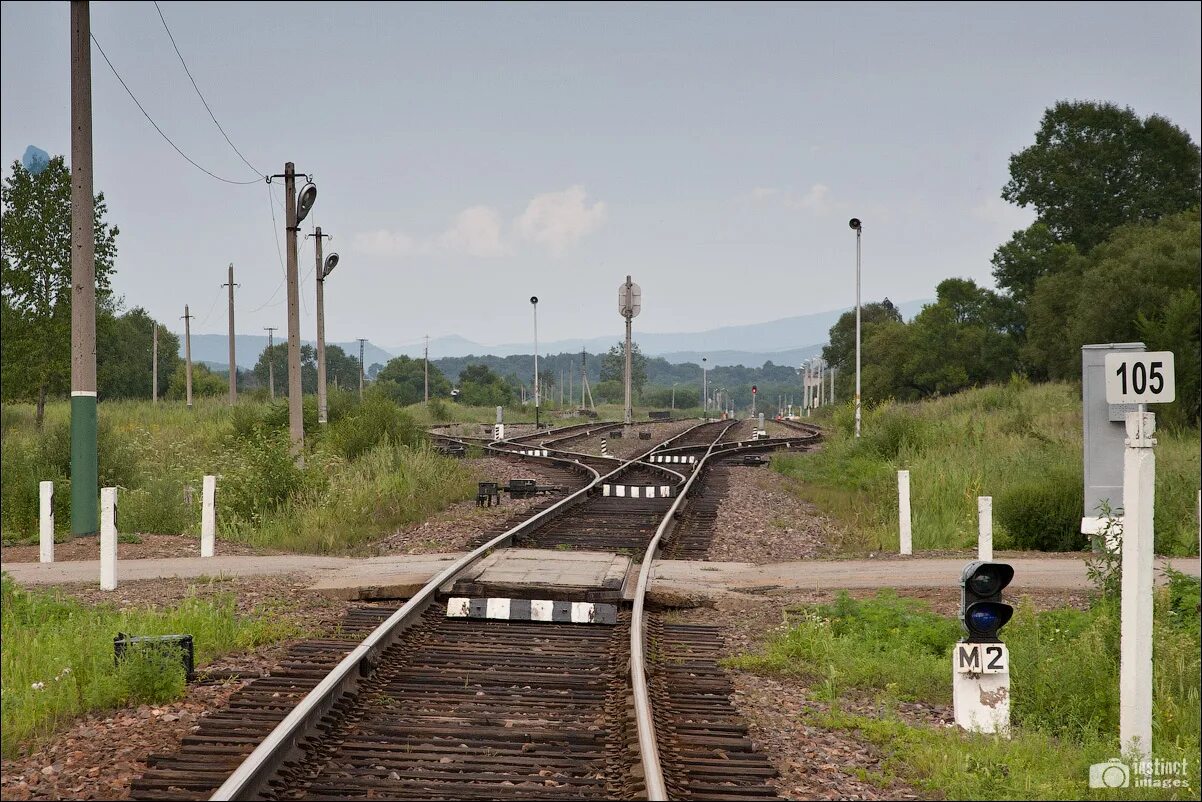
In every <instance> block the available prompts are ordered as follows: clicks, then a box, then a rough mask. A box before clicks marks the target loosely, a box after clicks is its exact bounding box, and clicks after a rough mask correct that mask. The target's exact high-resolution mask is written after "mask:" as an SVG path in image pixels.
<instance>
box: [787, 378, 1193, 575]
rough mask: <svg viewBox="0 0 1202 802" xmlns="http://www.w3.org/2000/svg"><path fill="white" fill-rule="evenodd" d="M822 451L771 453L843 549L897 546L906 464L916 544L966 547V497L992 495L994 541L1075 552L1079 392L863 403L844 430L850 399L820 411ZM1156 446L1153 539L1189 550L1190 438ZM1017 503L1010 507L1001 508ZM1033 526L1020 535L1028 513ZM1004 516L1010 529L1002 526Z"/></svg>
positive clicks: (1164, 438)
mask: <svg viewBox="0 0 1202 802" xmlns="http://www.w3.org/2000/svg"><path fill="white" fill-rule="evenodd" d="M819 420H820V421H822V420H825V422H826V423H827V425H828V435H827V440H826V444H825V446H824V447H823V450H822V451H819V452H814V453H807V454H793V455H781V456H778V457H775V458H773V461H772V464H773V467H774V468H775V469H776V470H778V471H780V472H781V473H783V474H785V475H786V476H790V477H794V478H796V479H798V480H800V481H799V482H797V484H796V485H795V488H796V491H797V492H798V493H799V494H800V495H801V496H802V497H803V498H805V499H807V500H809V501H811V502H813V503H815V504H817V505H818V506H819V507H820V508H821V509H823V510H824V511H825V512H827V513H828V514H830V515H832V516H833V517H835V518H837V519H839V520H840V521H842V522H843V523H844V524H845V525H846V527H845V528H846V529H847V530H848V533H849V534H848V537H847V540H846V542H845V543H844V544H843V545H844V548H845V549H846V550H848V551H851V552H867V551H875V550H882V549H884V550H891V551H892V550H896V549H897V538H898V533H897V471H898V470H901V469H907V470H909V471H910V503H911V510H912V521H913V533H914V548H915V549H958V548H968V547H971V546H973V545H974V544H975V543H976V537H977V535H976V532H977V502H976V499H977V496H982V495H988V496H993V498H994V507H995V522H994V531H995V535H994V536H995V544H996V546H997V547H999V548H1013V547H1025V548H1030V547H1042V548H1073V549H1076V548H1081V549H1083V548H1085V547H1086V546H1087V543H1086V540H1085V538H1084V536H1083V535H1080V534H1079V533H1078V532H1077V531H1076V530H1077V529H1078V528H1079V524H1080V518H1081V515H1082V513H1083V509H1082V508H1083V506H1084V504H1083V501H1082V493H1083V490H1082V479H1081V476H1082V467H1081V464H1082V425H1081V401H1080V396H1079V391H1078V389H1077V388H1076V387H1075V386H1072V385H1068V384H1039V385H1029V384H1027V383H1026V382H1024V381H1013V382H1011V383H1010V384H1007V385H997V386H992V387H986V388H983V389H978V390H970V391H967V392H964V393H960V394H957V395H954V396H949V397H946V398H938V399H933V400H929V401H924V402H920V403H915V404H885V405H882V406H879V407H876V408H874V409H870V410H867V411H866V413H865V414H864V420H863V424H862V437H861V438H860V439H859V440H857V439H856V438H855V437H854V436H853V435H852V426H853V421H852V410H851V407H850V406H844V407H838V408H835V409H834V411H833V413H832V412H827V413H825V417H824V418H820V419H819ZM1157 436H1158V438H1159V444H1158V445H1157V447H1156V457H1157V471H1156V546H1157V551H1159V552H1160V553H1166V554H1191V553H1193V554H1196V553H1197V548H1198V546H1197V517H1196V511H1195V510H1196V503H1197V502H1196V498H1197V497H1196V494H1197V492H1198V484H1199V481H1198V476H1199V470H1200V468H1202V465H1200V459H1199V449H1200V445H1199V433H1198V431H1197V430H1187V431H1172V430H1161V431H1160V432H1158V434H1157ZM1012 509H1017V510H1018V512H1017V513H1011V512H1010V511H1011V510H1012ZM1037 510H1038V511H1039V515H1040V516H1041V519H1040V520H1042V521H1043V522H1044V523H1043V524H1041V525H1040V526H1039V527H1031V528H1033V529H1034V528H1038V529H1039V530H1041V531H1026V530H1023V531H1020V523H1021V522H1022V521H1026V520H1031V519H1032V518H1033V517H1034V514H1035V511H1037ZM1008 522H1009V525H1007V524H1008Z"/></svg>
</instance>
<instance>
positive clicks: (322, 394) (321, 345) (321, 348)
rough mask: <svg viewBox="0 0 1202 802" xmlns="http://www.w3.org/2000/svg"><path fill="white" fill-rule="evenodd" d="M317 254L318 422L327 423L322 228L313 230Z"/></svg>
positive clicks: (324, 285) (325, 235)
mask: <svg viewBox="0 0 1202 802" xmlns="http://www.w3.org/2000/svg"><path fill="white" fill-rule="evenodd" d="M312 236H313V237H314V238H315V241H314V245H316V248H315V249H314V250H315V252H316V253H317V268H316V270H317V272H316V275H317V422H318V423H325V422H326V301H325V298H326V294H325V287H326V271H325V265H324V264H323V262H322V257H321V238H322V237H329V236H330V235H329V234H322V233H321V226H317V227H316V228H314V229H313V235H312Z"/></svg>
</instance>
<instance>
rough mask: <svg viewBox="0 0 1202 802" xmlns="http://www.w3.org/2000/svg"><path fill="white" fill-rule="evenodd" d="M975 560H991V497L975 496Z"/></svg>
mask: <svg viewBox="0 0 1202 802" xmlns="http://www.w3.org/2000/svg"><path fill="white" fill-rule="evenodd" d="M977 559H978V560H984V561H985V562H991V561H992V560H993V496H977Z"/></svg>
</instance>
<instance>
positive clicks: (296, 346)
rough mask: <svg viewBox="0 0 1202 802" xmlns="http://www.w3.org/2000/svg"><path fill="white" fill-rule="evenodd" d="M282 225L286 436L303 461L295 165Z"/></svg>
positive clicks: (287, 172) (289, 171)
mask: <svg viewBox="0 0 1202 802" xmlns="http://www.w3.org/2000/svg"><path fill="white" fill-rule="evenodd" d="M284 225H285V227H286V228H287V229H288V231H287V236H286V237H285V238H284V239H285V240H287V251H288V270H287V278H288V437H289V440H290V441H291V443H292V455H293V456H294V457H296V458H297V459H298V461H299V460H301V459H303V454H304V447H305V417H304V415H305V410H304V400H303V398H302V397H301V392H302V391H301V342H300V276H299V275H298V267H297V264H296V260H297V247H296V232H297V230H298V229H299V224H298V222H297V214H296V166H295V165H294V164H293V163H292V162H286V163H285V164H284Z"/></svg>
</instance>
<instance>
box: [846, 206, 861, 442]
mask: <svg viewBox="0 0 1202 802" xmlns="http://www.w3.org/2000/svg"><path fill="white" fill-rule="evenodd" d="M847 224H848V225H849V226H851V227H852V228H853V229H855V232H856V437H859V436H860V234H861V232H862V230H863V224H862V223H860V218H858V217H853V218H851V219H850V220H848V221H847Z"/></svg>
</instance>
